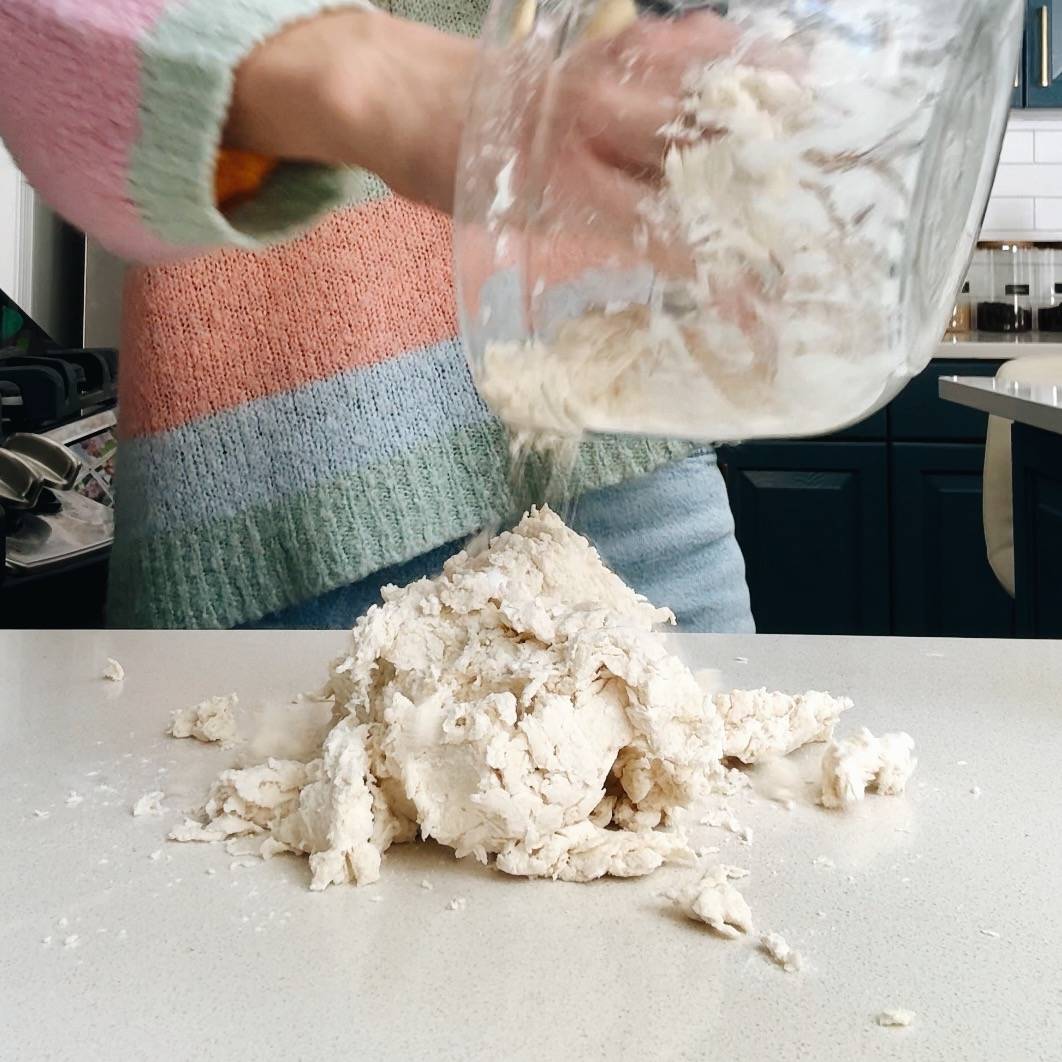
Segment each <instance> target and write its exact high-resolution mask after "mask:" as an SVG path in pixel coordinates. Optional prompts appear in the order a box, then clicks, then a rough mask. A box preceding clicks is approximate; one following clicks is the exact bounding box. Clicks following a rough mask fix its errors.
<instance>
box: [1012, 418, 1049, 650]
mask: <svg viewBox="0 0 1062 1062" xmlns="http://www.w3.org/2000/svg"><path fill="white" fill-rule="evenodd" d="M1011 441H1012V444H1013V456H1014V583H1015V589H1016V597H1017V602H1018V633H1019V634H1022V635H1025V636H1027V637H1032V638H1062V436H1059V435H1053V434H1051V433H1049V432H1046V431H1039V430H1037V429H1036V428H1030V427H1027V426H1026V425H1023V424H1015V425H1014V428H1013V429H1012V432H1011Z"/></svg>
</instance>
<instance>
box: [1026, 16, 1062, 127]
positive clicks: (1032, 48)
mask: <svg viewBox="0 0 1062 1062" xmlns="http://www.w3.org/2000/svg"><path fill="white" fill-rule="evenodd" d="M1014 100H1015V102H1014V105H1015V106H1016V107H1022V106H1025V107H1062V0H1029V10H1028V14H1027V15H1026V20H1025V46H1024V48H1023V49H1022V62H1021V71H1020V75H1019V77H1018V78H1017V79H1016V81H1015V88H1014Z"/></svg>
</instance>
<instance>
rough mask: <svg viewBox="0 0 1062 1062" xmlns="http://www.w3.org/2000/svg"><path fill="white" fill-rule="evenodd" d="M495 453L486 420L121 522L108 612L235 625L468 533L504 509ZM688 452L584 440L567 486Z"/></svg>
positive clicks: (153, 621)
mask: <svg viewBox="0 0 1062 1062" xmlns="http://www.w3.org/2000/svg"><path fill="white" fill-rule="evenodd" d="M504 452H505V438H504V432H503V429H502V428H501V427H500V426H499V425H498V424H497V423H496V422H493V421H491V422H487V423H485V424H480V425H476V426H474V427H470V428H467V429H465V430H463V431H461V432H459V433H457V434H456V435H453V436H449V437H447V438H445V439H441V440H436V441H434V442H432V443H430V444H425V445H424V446H422V447H420V448H418V449H413V450H410V451H409V452H407V453H404V454H402V455H400V456H398V457H395V458H392V459H390V460H388V461H387V462H383V463H381V464H379V465H375V466H371V467H368V468H366V469H363V470H361V471H359V472H358V473H356V474H353V475H349V476H345V477H343V478H342V479H341V480H337V481H335V482H332V483H324V484H319V485H317V486H316V487H315V488H314V489H313V490H311V491H309V492H307V493H305V494H300V495H295V496H293V497H290V498H286V499H283V500H278V501H277V502H275V503H272V504H269V505H264V506H260V507H258V508H255V509H250V510H247V511H245V512H242V513H240V514H238V515H236V516H233V517H230V518H228V519H225V520H220V521H217V522H214V523H211V524H209V525H207V526H199V527H185V528H181V529H179V530H175V531H173V532H170V533H169V534H165V535H158V536H152V537H150V538H149V537H144V536H138V535H136V533H135V531H134V530H132V529H129V528H122V533H121V534H120V535H119V536H118V539H117V542H116V545H115V556H114V558H113V564H112V573H113V575H112V580H111V587H110V600H111V606H110V610H109V614H108V622H109V624H110V625H111V626H119V627H208V628H226V627H233V626H236V625H237V624H240V623H245V622H249V621H252V620H255V619H258V618H259V617H261V616H262V615H264V614H267V613H269V612H274V611H276V610H277V609H280V608H284V607H286V606H288V605H291V604H294V603H296V602H299V601H305V600H309V599H310V598H312V597H316V596H317V595H319V594H323V593H327V592H328V591H329V590H332V589H334V588H335V587H336V586H341V585H343V584H344V583H348V582H355V581H357V580H359V579H361V578H364V577H365V576H366V575H368V574H370V573H371V572H374V571H377V570H379V569H380V568H383V567H387V566H390V565H393V564H399V563H402V562H403V561H406V560H409V559H411V558H413V557H416V556H418V555H419V554H421V553H425V552H427V551H428V550H430V549H434V548H435V547H437V546H438V545H439V544H440V542H446V541H452V540H456V539H460V538H462V537H464V536H466V535H469V534H472V533H474V532H475V531H478V530H479V529H480V528H482V527H484V526H486V525H488V524H489V523H491V522H493V521H495V520H497V519H499V515H500V514H508V513H511V512H512V510H513V499H512V498H511V496H510V493H509V486H508V463H507V461H506V460H505V459H504V458H503V457H500V456H499V455H501V454H504ZM689 452H690V447H689V445H687V444H684V443H675V442H668V441H650V440H632V439H627V440H621V439H618V438H613V437H603V438H600V439H595V440H592V441H588V442H586V443H584V445H583V446H582V447H581V449H580V454H579V457H578V459H577V461H576V463H575V467H574V470H573V474H572V478H571V486H572V489H573V490H574V491H581V490H583V489H586V488H589V487H603V486H609V485H611V484H614V483H618V482H620V481H622V480H625V479H630V478H631V477H633V476H637V475H641V474H644V473H646V472H649V471H651V470H652V469H654V468H656V467H659V466H660V465H662V464H664V463H666V462H667V461H670V460H675V459H678V458H681V457H684V456H686V455H687V454H688V453H689ZM541 478H542V477H540V479H541ZM521 502H522V500H521ZM233 543H239V544H240V545H239V552H238V555H236V556H234V552H235V550H234V546H233ZM212 558H224V563H223V564H218V563H215V562H212Z"/></svg>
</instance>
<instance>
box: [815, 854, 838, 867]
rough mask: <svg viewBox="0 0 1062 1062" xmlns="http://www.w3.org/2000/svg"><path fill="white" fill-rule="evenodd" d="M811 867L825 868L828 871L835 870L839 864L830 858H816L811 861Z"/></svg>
mask: <svg viewBox="0 0 1062 1062" xmlns="http://www.w3.org/2000/svg"><path fill="white" fill-rule="evenodd" d="M811 865H812V866H814V867H825V868H826V869H827V870H833V868H834V867H835V866H836V865H837V864H836V863H835V862H834V861H833V860H832V859H830V857H829V856H816V857H815V858H814V859H813V860H812V861H811Z"/></svg>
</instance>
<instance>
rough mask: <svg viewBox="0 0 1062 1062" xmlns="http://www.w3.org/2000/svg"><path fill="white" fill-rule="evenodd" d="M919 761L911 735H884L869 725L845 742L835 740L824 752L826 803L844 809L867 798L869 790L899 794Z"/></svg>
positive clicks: (823, 802)
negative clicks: (874, 731) (878, 735)
mask: <svg viewBox="0 0 1062 1062" xmlns="http://www.w3.org/2000/svg"><path fill="white" fill-rule="evenodd" d="M917 764H918V760H916V759H915V757H914V739H913V738H912V737H911V735H910V734H904V733H896V734H882V736H881V737H879V738H876V737H874V735H873V734H872V733H871V732H870V731H869V730H867V728H866V727H863V729H862V730H861V731H860V732H859V733H858V734H857V735H856V736H855V737H854V738H848V739H847V740H845V741H831V742H830V743H829V745H827V746H826V751H825V752H824V753H823V754H822V805H823V807H827V808H844V807H847V806H848V805H849V804H853V803H856V802H858V801H860V800H862V799H863V797H864V795H865V794H866V791H867V790H868V789H873V790H876V791H877V792H878V793H881V794H882V795H883V796H898V795H899V794H900V793H902V792H903V791H904V789H905V788H906V787H907V780H908V779H909V778H910V777H911V775H912V774H913V773H914V769H915V767H916V766H917Z"/></svg>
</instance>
